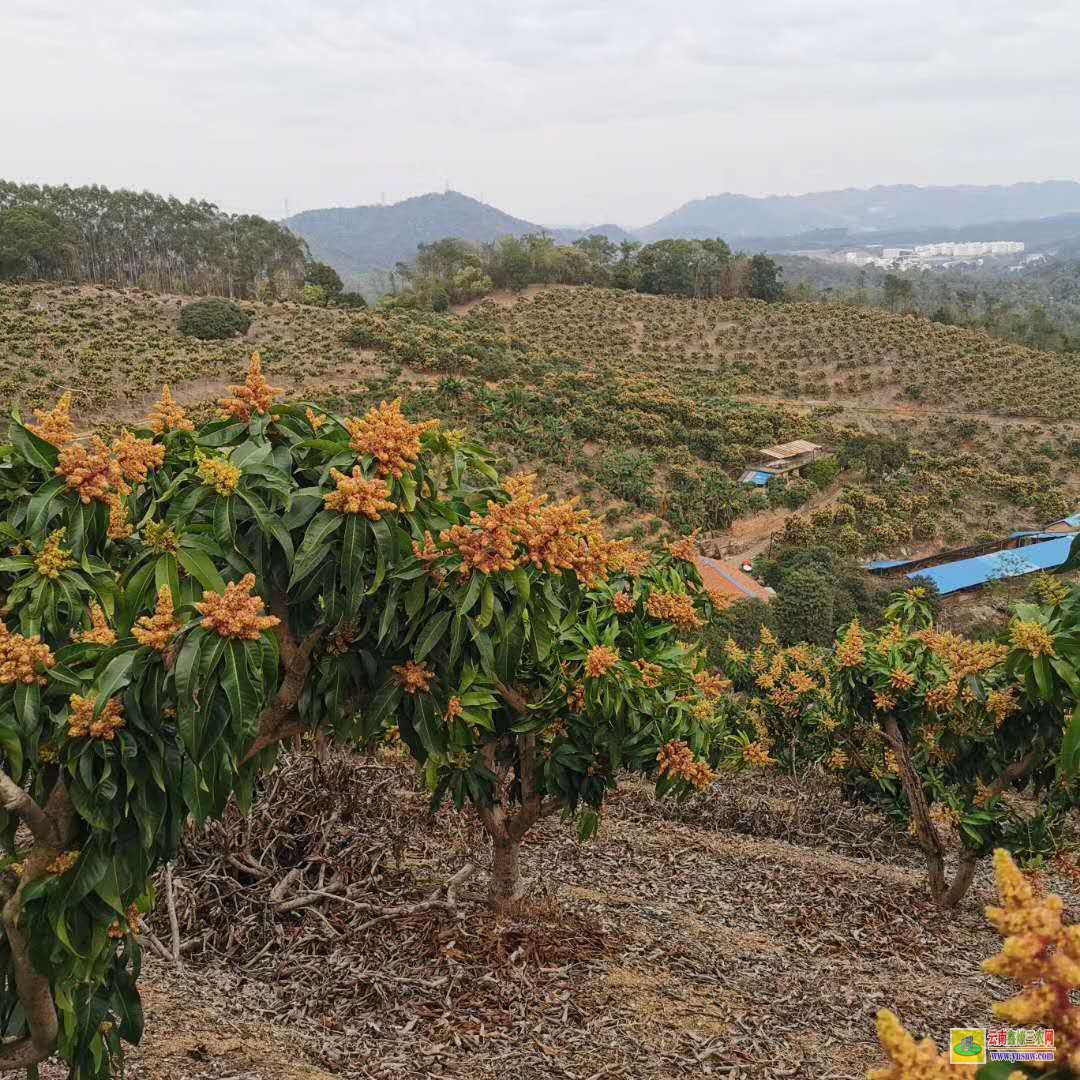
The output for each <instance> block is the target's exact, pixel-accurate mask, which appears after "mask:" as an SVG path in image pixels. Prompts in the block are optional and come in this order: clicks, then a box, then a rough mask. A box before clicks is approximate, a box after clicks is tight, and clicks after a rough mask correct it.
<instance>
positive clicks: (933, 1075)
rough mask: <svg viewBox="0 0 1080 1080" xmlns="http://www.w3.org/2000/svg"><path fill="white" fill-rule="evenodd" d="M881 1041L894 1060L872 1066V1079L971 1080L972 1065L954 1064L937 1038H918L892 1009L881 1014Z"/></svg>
mask: <svg viewBox="0 0 1080 1080" xmlns="http://www.w3.org/2000/svg"><path fill="white" fill-rule="evenodd" d="M877 1032H878V1041H879V1042H880V1043H881V1048H882V1049H883V1050H884V1051H885V1053H886V1054H888V1056H889V1061H890V1062H891V1064H890V1065H889V1066H887V1067H886V1068H884V1069H871V1070H870V1072H869V1074H868V1080H971V1078H972V1075H973V1074H972V1070H971V1066H970V1065H950V1064H949V1061H948V1058H945V1057H942V1056H941V1055H940V1054H939V1053H938V1048H937V1045H936V1044H935V1043H934V1040H933V1039H923V1040H922V1042H916V1041H915V1040H914V1039H913V1038H912V1037H911V1036H910V1035H909V1034H908V1033H907V1031H905V1030H904V1025H903V1024H901V1023H900V1021H899V1019H898V1018H897V1017H896V1016H895V1015H894V1014H893V1013H891V1012H889V1010H888V1009H882V1010H881V1011H880V1012H879V1013H878V1015H877Z"/></svg>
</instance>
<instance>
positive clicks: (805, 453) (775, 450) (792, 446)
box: [761, 439, 823, 465]
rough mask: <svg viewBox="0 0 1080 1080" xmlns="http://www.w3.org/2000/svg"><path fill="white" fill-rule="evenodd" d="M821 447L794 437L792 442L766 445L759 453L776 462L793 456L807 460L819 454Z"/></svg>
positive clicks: (784, 460) (790, 458)
mask: <svg viewBox="0 0 1080 1080" xmlns="http://www.w3.org/2000/svg"><path fill="white" fill-rule="evenodd" d="M822 449H823V448H822V447H820V446H818V444H817V443H812V442H807V441H806V440H805V439H795V440H794V442H786V443H779V444H777V445H776V446H770V447H767V448H766V449H764V450H762V451H761V454H762V455H763V456H764V457H767V458H771V459H772V460H773V461H778V462H788V461H791V460H792V459H793V458H806V459H807V461H813V460H814V459H815V458H817V457H820V456H821V453H822ZM803 464H804V465H805V464H806V462H805V461H804V462H803Z"/></svg>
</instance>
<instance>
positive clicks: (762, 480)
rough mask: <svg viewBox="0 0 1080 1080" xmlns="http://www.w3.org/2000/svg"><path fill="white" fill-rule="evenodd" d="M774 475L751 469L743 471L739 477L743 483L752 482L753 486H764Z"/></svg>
mask: <svg viewBox="0 0 1080 1080" xmlns="http://www.w3.org/2000/svg"><path fill="white" fill-rule="evenodd" d="M774 475H775V473H770V472H757V471H756V470H754V469H751V470H750V471H749V472H744V473H743V474H742V476H741V477H739V479H740V480H741V481H742V482H743V483H744V484H753V485H754V486H755V487H764V486H765V485H766V484H767V483H768V482H769V481H770V480H771V479H772V478H773V476H774Z"/></svg>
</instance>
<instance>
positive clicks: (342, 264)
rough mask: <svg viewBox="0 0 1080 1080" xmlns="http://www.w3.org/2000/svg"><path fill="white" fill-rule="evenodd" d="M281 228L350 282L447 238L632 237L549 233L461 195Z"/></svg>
mask: <svg viewBox="0 0 1080 1080" xmlns="http://www.w3.org/2000/svg"><path fill="white" fill-rule="evenodd" d="M282 224H284V225H286V226H287V227H288V228H289V229H291V230H292V231H293V232H294V233H296V234H297V235H298V236H301V237H303V239H304V240H306V241H307V243H308V247H310V248H311V254H312V256H313V257H314V258H316V259H319V260H320V261H322V262H327V263H329V264H330V265H331V266H333V267H334V268H335V269H336V270H337V271H338V273H340V274H342V275H343V276H346V277H354V276H356V275H358V274H363V273H366V272H367V271H371V270H379V269H382V270H387V269H392V268H393V267H394V266H395V265H396V264H397V263H399V262H409V261H411V260H412V259H413V258H414V257H415V255H416V249H417V247H418V246H419V245H420V244H428V243H432V242H433V241H435V240H442V239H444V238H445V237H448V236H456V237H459V238H460V239H462V240H472V241H474V242H477V243H486V242H488V241H491V240H495V239H497V238H498V237H500V236H524V235H525V234H526V233H535V232H548V233H549V234H550V235H551V236H553V237H555V239H556V240H558V241H560V242H561V243H572V242H573V241H574V240H576V239H577V238H578V237H580V236H586V235H588V234H589V233H592V232H603V233H605V235H609V236H610V237H611V239H612V240H614V241H615V242H616V243H618V242H619V241H620V240H622V239H625V238H627V237H628V236H629V233H627V232H625V231H624V230H623V229H620V228H619V227H618V226H617V225H616V226H612V225H603V226H599V227H598V228H597V229H587V230H577V229H546V230H545V229H544V227H543V226H542V225H536V224H534V223H533V222H531V221H525V220H524V219H523V218H516V217H512V216H511V215H510V214H504V213H503V212H502V211H501V210H497V209H496V208H495V207H494V206H488V205H487V204H486V203H482V202H480V201H479V200H478V199H472V198H470V197H469V196H468V195H462V194H461V193H460V192H457V191H447V192H445V193H443V194H435V193H432V194H430V195H418V196H416V197H415V198H412V199H405V200H404V201H403V202H399V203H393V204H391V205H389V206H350V207H334V208H332V209H326V210H305V211H304V212H303V213H300V214H294V215H293V216H292V217H289V218H286V219H285V220H284V222H282Z"/></svg>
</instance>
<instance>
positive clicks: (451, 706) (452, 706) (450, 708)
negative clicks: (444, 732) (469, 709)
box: [443, 695, 465, 724]
mask: <svg viewBox="0 0 1080 1080" xmlns="http://www.w3.org/2000/svg"><path fill="white" fill-rule="evenodd" d="M464 710H465V706H464V705H462V704H461V698H459V697H457V696H456V695H455V696H454V697H452V698H451V699H450V700H449V701H448V702H447V703H446V712H445V713H444V714H443V722H444V723H447V724H449V723H450V722H451V721H452V720H455V719H456V718H457V717H459V716H460V715H461V714H462V712H464Z"/></svg>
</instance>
